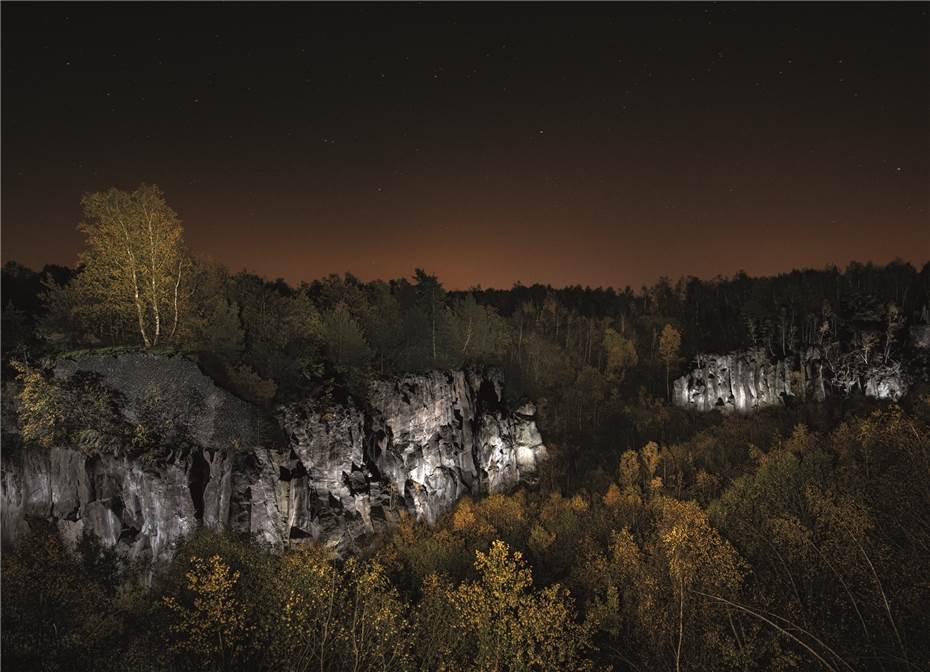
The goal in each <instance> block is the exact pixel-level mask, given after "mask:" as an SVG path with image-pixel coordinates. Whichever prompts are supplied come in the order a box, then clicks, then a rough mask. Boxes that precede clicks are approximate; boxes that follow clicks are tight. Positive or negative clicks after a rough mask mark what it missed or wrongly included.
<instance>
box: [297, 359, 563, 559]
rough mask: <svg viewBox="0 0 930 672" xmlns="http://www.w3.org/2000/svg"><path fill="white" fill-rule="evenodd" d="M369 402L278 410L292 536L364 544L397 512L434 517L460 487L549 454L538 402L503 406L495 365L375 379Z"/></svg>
mask: <svg viewBox="0 0 930 672" xmlns="http://www.w3.org/2000/svg"><path fill="white" fill-rule="evenodd" d="M369 401H370V408H369V409H367V411H366V412H363V411H361V410H359V409H356V408H354V407H353V406H351V405H349V406H336V407H333V408H325V407H321V406H320V405H319V403H317V402H315V401H306V402H302V403H297V404H290V405H287V406H285V407H283V408H282V409H281V424H282V426H283V427H284V429H285V431H286V432H287V435H288V437H289V444H290V449H291V453H290V459H289V461H288V463H287V464H286V465H285V466H284V467H283V468H282V474H283V476H282V479H284V480H286V481H287V482H288V483H289V494H288V497H287V502H288V527H289V529H290V535H291V536H292V537H295V538H298V539H299V538H307V537H311V538H316V539H324V540H326V541H328V542H330V543H332V544H334V545H335V546H336V547H337V548H338V549H340V550H344V549H348V548H352V547H357V546H360V545H364V543H365V541H366V539H368V538H370V537H372V536H373V535H375V534H376V533H377V532H379V531H380V530H381V529H383V528H384V527H385V526H388V525H390V524H392V523H393V522H394V521H396V519H397V517H398V515H399V514H400V512H401V511H407V512H409V513H410V514H412V515H413V516H415V517H416V518H417V519H419V520H424V521H426V522H428V523H433V522H435V521H436V519H437V518H438V517H439V516H440V515H441V514H442V513H444V512H445V511H447V510H448V509H449V508H450V507H451V505H452V504H453V503H454V502H455V501H456V500H458V499H459V498H460V497H461V496H463V495H465V494H471V495H481V494H486V493H490V492H497V491H500V490H505V489H508V488H512V487H514V486H515V485H517V484H518V483H519V482H520V481H527V480H531V479H532V478H533V476H534V475H535V473H536V469H537V464H538V463H539V462H540V461H541V460H544V459H545V457H546V448H545V446H544V445H543V442H542V438H541V436H540V434H539V430H538V429H537V427H536V423H535V420H534V416H535V408H534V407H533V406H532V405H526V406H523V407H521V408H520V409H518V412H516V413H508V412H507V411H506V409H505V407H504V402H503V397H502V389H501V380H500V377H499V376H497V375H495V374H483V375H479V374H477V373H474V372H461V371H457V372H451V373H439V372H431V373H428V374H423V375H409V376H404V377H401V378H398V379H395V380H391V381H377V382H374V383H372V385H371V390H370V393H369Z"/></svg>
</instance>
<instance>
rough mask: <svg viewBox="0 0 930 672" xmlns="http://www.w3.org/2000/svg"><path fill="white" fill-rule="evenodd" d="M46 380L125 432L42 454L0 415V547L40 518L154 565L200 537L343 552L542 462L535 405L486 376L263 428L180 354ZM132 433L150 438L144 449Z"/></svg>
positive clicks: (319, 406)
mask: <svg viewBox="0 0 930 672" xmlns="http://www.w3.org/2000/svg"><path fill="white" fill-rule="evenodd" d="M51 375H52V379H53V380H54V381H57V382H60V383H67V382H68V381H70V380H73V379H74V378H75V376H78V377H80V376H85V377H86V376H92V377H93V379H94V380H95V381H96V383H97V384H98V385H99V386H101V387H100V389H103V390H105V391H106V394H107V395H112V404H113V405H114V406H115V407H116V409H117V412H118V419H117V421H116V424H117V425H119V426H121V427H122V428H123V429H124V430H125V431H120V432H118V435H117V436H113V433H112V432H110V435H108V436H103V435H102V434H100V433H99V432H98V433H96V434H94V433H93V432H91V434H93V436H94V440H93V441H91V442H90V443H89V444H88V443H86V442H85V443H82V444H81V445H56V446H53V447H51V448H39V447H35V446H26V445H22V442H21V441H18V440H17V437H16V436H15V435H16V433H17V430H16V426H15V419H11V418H10V417H6V418H5V422H4V432H6V433H7V436H6V437H5V441H4V453H3V472H2V479H0V503H2V532H3V542H4V543H5V544H7V543H15V540H16V539H17V537H19V536H20V535H21V534H22V533H23V532H24V531H25V530H26V529H27V527H28V526H29V524H30V521H31V520H33V519H37V518H38V519H44V520H49V521H51V522H53V523H54V524H55V525H57V526H58V528H59V529H60V530H61V532H62V533H63V535H65V536H66V537H69V538H75V537H77V536H79V535H80V534H81V533H82V531H83V530H85V529H89V530H92V531H93V532H94V533H96V534H97V535H98V536H99V537H100V538H101V539H102V540H103V541H104V542H105V543H107V544H109V545H113V546H116V547H117V549H118V550H119V551H120V553H121V554H122V555H124V556H125V557H127V558H131V559H140V560H142V561H145V562H152V563H155V562H161V561H164V560H167V559H169V558H170V557H171V556H172V554H173V553H174V550H175V548H176V547H177V544H178V543H179V541H181V540H182V539H183V538H184V537H185V536H186V535H188V534H190V533H191V532H193V531H194V530H196V529H198V528H199V527H201V526H203V527H210V528H215V529H228V530H231V531H234V532H243V533H248V534H250V535H252V536H253V537H256V538H258V539H259V540H261V541H263V542H265V543H267V544H268V545H270V546H271V547H273V548H279V549H280V548H282V547H283V546H285V545H287V544H290V543H300V542H301V541H302V540H306V539H317V540H320V541H322V542H324V543H327V544H329V545H331V546H333V547H334V548H335V549H336V550H337V551H339V552H341V553H345V552H349V551H351V550H353V549H357V548H361V547H364V546H365V545H366V544H368V543H369V542H370V541H372V540H373V539H375V538H376V536H377V534H378V533H379V532H381V531H382V530H384V529H385V528H386V527H388V526H390V525H391V524H392V523H394V522H395V521H396V520H397V519H398V518H399V516H400V515H401V512H404V511H406V512H408V513H409V514H411V515H412V516H414V517H416V518H417V519H419V520H423V521H426V522H429V523H432V522H434V521H435V520H436V519H437V518H438V517H439V516H440V515H441V514H442V513H443V512H445V511H447V510H448V509H449V508H450V507H451V506H452V505H453V503H454V502H455V501H456V500H457V499H458V498H459V497H461V496H462V495H464V494H470V495H481V494H485V493H489V492H496V491H499V490H504V489H508V488H512V487H514V486H515V485H517V484H518V483H520V482H521V481H527V480H531V479H532V478H533V477H534V475H535V473H536V470H537V465H538V463H539V462H540V461H541V460H544V459H545V458H546V448H545V446H544V445H543V442H542V438H541V436H540V433H539V430H538V429H537V427H536V423H535V408H534V407H533V406H532V404H526V405H524V406H522V407H520V408H519V409H516V411H514V412H511V411H510V410H508V409H507V408H506V405H505V402H504V399H503V394H502V380H501V377H500V374H499V373H496V372H494V371H486V372H475V371H469V372H461V371H458V372H448V373H441V372H431V373H427V374H422V375H408V376H404V377H401V378H397V379H394V380H388V381H376V382H373V383H372V385H371V389H370V391H369V399H368V403H367V405H366V406H365V407H364V408H361V407H358V406H357V405H355V404H353V403H347V404H324V403H323V402H321V401H320V400H314V399H307V400H304V401H299V402H292V403H289V404H286V405H283V406H281V407H279V408H278V409H276V418H275V419H276V421H277V422H276V423H272V424H276V425H278V427H274V428H272V429H274V431H269V429H268V427H267V424H268V423H267V422H264V421H263V420H264V418H263V413H262V412H261V411H260V410H259V409H258V408H256V407H254V406H252V405H250V404H248V403H246V402H244V401H242V400H240V399H239V398H237V397H236V396H234V395H233V394H231V393H230V392H227V391H226V390H223V389H221V388H219V387H218V386H216V385H215V384H214V383H213V381H212V380H211V379H210V378H209V377H207V376H205V375H204V374H203V373H202V372H201V371H200V370H199V368H198V367H197V365H196V364H195V363H194V362H192V361H190V360H188V359H186V358H184V357H181V356H173V357H164V356H154V355H149V354H143V353H122V354H116V355H106V354H91V355H83V356H79V357H77V358H73V359H64V360H61V361H59V362H58V363H57V364H56V366H55V368H54V371H53V373H52V374H51ZM11 420H12V422H11ZM156 434H157V436H158V441H156V442H153V441H152V440H151V437H152V436H153V435H156ZM139 436H143V437H148V442H143V448H140V447H139V445H138V444H139V442H138V441H136V439H137V438H138V437H139Z"/></svg>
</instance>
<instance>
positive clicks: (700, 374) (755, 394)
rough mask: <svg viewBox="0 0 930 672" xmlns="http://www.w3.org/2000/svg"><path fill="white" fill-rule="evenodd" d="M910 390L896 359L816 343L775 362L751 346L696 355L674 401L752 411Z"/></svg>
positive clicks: (696, 407)
mask: <svg viewBox="0 0 930 672" xmlns="http://www.w3.org/2000/svg"><path fill="white" fill-rule="evenodd" d="M907 390H908V376H907V374H906V373H905V372H904V371H903V369H902V367H901V365H900V364H899V363H897V362H893V363H889V364H881V363H877V362H870V363H865V362H858V361H856V358H855V356H854V355H853V354H847V355H846V356H843V357H828V356H827V355H826V354H825V353H823V352H821V351H820V350H819V349H818V348H814V347H811V348H806V349H804V350H803V351H802V352H799V353H796V354H794V355H793V356H791V357H787V358H784V359H780V360H774V361H773V360H771V359H769V358H768V357H767V356H766V354H765V353H764V352H762V351H757V350H751V351H743V352H731V353H728V354H724V355H715V354H702V355H698V357H696V358H695V360H694V363H693V367H692V369H691V371H689V372H688V373H687V374H685V375H684V376H681V377H680V378H678V379H676V380H675V382H674V385H673V393H672V403H673V404H674V405H676V406H679V407H681V408H689V409H693V410H697V411H711V410H715V409H716V410H720V411H723V412H730V411H739V412H750V411H754V410H758V409H760V408H765V407H767V406H777V405H779V404H786V403H791V402H792V401H793V400H797V399H813V400H815V401H823V400H824V399H825V398H826V397H827V396H829V395H831V394H850V393H853V392H854V391H861V392H862V393H863V394H865V395H866V396H867V397H872V398H875V399H894V400H897V399H899V398H901V397H902V396H904V394H906V393H907Z"/></svg>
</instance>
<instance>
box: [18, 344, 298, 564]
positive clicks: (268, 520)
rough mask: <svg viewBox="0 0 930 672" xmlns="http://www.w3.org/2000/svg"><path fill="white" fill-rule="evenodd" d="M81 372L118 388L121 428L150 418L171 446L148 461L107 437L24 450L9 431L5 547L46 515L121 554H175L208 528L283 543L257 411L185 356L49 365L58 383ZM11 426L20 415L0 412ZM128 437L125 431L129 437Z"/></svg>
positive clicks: (156, 557) (70, 533)
mask: <svg viewBox="0 0 930 672" xmlns="http://www.w3.org/2000/svg"><path fill="white" fill-rule="evenodd" d="M75 374H82V375H87V374H92V375H93V376H94V377H95V378H96V379H97V380H98V382H99V383H100V384H101V385H103V386H104V387H105V388H106V389H107V390H109V391H110V392H112V394H113V396H114V399H115V403H116V404H117V406H118V409H119V413H120V414H121V415H122V417H123V420H124V422H125V425H126V427H127V428H128V430H130V431H129V432H127V433H126V435H129V434H130V433H131V430H132V428H134V427H137V426H142V425H143V424H145V423H149V424H151V422H152V420H153V417H155V420H156V421H157V425H158V428H159V429H160V430H161V431H162V433H163V434H164V437H163V438H164V440H165V441H167V442H169V443H171V444H172V447H171V448H170V450H168V451H167V452H166V454H163V455H160V456H159V457H158V459H153V458H152V457H151V456H150V455H147V454H145V453H140V452H139V450H137V449H136V448H134V447H133V446H131V445H126V446H123V447H122V448H123V449H119V448H120V447H119V446H117V448H116V449H113V445H112V441H111V440H109V439H107V438H106V437H105V438H103V439H101V440H100V441H98V444H97V445H96V446H91V447H92V448H96V449H95V450H88V446H82V447H81V449H78V448H76V447H71V446H55V447H52V448H49V449H43V448H37V447H32V446H29V447H27V446H22V445H16V444H17V443H18V441H15V440H14V441H8V440H7V439H10V438H13V439H15V438H16V437H11V436H9V435H8V436H5V437H4V439H5V441H4V454H3V474H2V480H0V504H2V528H3V542H4V544H7V543H12V542H14V541H15V540H16V538H17V537H19V536H20V535H21V534H23V533H24V532H25V531H26V530H27V529H28V521H29V520H30V519H34V518H41V519H46V520H50V521H52V522H54V523H55V524H56V525H57V527H58V528H59V530H60V532H61V533H62V535H63V536H64V537H65V538H68V539H77V538H78V537H80V535H81V533H82V532H83V531H84V530H85V529H87V530H90V531H92V532H94V533H95V534H96V535H97V536H98V537H99V538H100V539H101V540H102V541H103V542H104V543H106V544H108V545H110V546H116V547H117V549H118V550H119V551H120V553H121V555H123V556H124V557H126V558H129V559H132V560H142V561H143V562H146V563H152V564H154V563H157V562H161V561H164V560H167V559H170V557H171V556H172V555H173V553H174V551H175V549H176V547H177V545H178V543H179V542H180V541H181V540H182V539H183V538H184V537H186V536H187V535H189V534H190V533H192V532H193V531H194V530H196V529H197V528H199V527H201V526H204V527H209V528H214V529H232V530H235V531H240V532H255V533H258V534H259V536H261V537H262V539H263V540H264V541H266V542H268V543H269V544H271V545H273V546H276V547H279V548H280V547H282V546H283V544H284V542H285V540H286V538H287V537H286V530H285V528H284V526H283V525H275V521H276V519H277V518H280V512H278V511H277V509H276V501H275V499H274V497H273V496H272V497H271V501H270V508H271V510H270V511H269V510H268V508H269V506H268V505H267V504H268V503H267V502H266V499H267V498H263V497H262V496H261V494H262V493H263V492H264V490H265V489H266V487H265V486H266V482H265V481H266V479H267V478H268V476H269V474H268V473H267V472H263V471H262V468H261V467H262V465H263V464H264V463H265V462H267V460H268V457H267V456H266V455H265V453H266V452H267V451H265V450H263V449H262V448H261V447H260V446H258V445H256V442H257V437H256V432H255V429H254V428H255V427H256V426H257V423H256V420H257V418H258V411H257V409H254V408H253V407H252V406H251V405H249V404H247V403H246V402H244V401H242V400H240V399H238V398H237V397H235V396H234V395H232V394H230V393H228V392H226V391H224V390H222V389H220V388H218V387H217V386H216V385H214V384H213V381H212V380H210V379H209V378H208V377H207V376H205V375H203V373H201V371H200V370H199V369H198V368H197V366H196V364H194V362H192V361H190V360H188V359H186V358H184V357H179V356H178V357H158V356H151V355H146V354H141V353H132V354H130V353H123V354H119V355H95V356H84V357H80V358H78V359H70V360H62V361H60V362H58V364H57V365H56V367H55V370H54V377H55V379H56V380H59V381H65V382H66V381H68V380H69V379H70V378H71V377H72V376H74V375H75ZM153 406H154V407H156V408H157V413H155V415H154V416H153V413H152V407H153ZM11 423H12V424H15V418H13V419H11V418H8V417H5V418H4V424H5V425H9V424H11ZM5 431H6V430H5ZM126 435H122V436H120V437H118V439H119V440H122V441H124V442H126V438H125V437H126ZM11 444H12V445H11ZM274 476H275V477H277V472H274ZM272 490H273V485H272ZM253 513H254V514H255V515H253Z"/></svg>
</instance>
